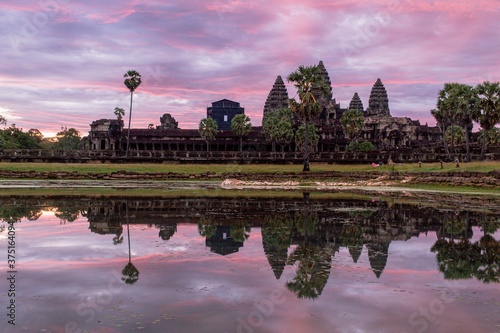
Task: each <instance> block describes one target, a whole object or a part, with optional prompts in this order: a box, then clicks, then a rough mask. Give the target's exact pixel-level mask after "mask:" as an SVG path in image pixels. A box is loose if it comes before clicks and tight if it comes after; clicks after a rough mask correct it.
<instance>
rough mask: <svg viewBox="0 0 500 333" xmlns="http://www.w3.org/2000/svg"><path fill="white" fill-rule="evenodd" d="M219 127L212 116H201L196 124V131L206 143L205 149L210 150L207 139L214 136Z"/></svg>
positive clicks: (211, 138)
mask: <svg viewBox="0 0 500 333" xmlns="http://www.w3.org/2000/svg"><path fill="white" fill-rule="evenodd" d="M218 129H219V127H218V126H217V122H216V121H215V119H213V118H210V117H209V118H203V119H202V120H201V121H200V124H199V126H198V132H199V133H200V136H201V137H202V138H203V140H205V141H206V143H207V151H209V150H210V145H209V141H210V140H213V139H214V138H215V135H216V134H217V131H218Z"/></svg>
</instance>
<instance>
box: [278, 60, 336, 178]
mask: <svg viewBox="0 0 500 333" xmlns="http://www.w3.org/2000/svg"><path fill="white" fill-rule="evenodd" d="M287 81H288V82H292V83H293V85H294V86H295V88H297V95H298V98H299V102H297V101H296V100H295V99H290V109H292V111H293V112H294V113H295V114H296V115H297V116H298V117H300V118H301V119H302V120H303V121H304V123H305V128H309V122H310V121H312V120H314V118H315V117H316V116H317V115H318V114H319V113H320V112H321V105H320V103H319V101H318V99H317V98H316V96H315V94H317V93H318V92H319V93H320V94H321V95H325V96H326V95H328V93H329V87H327V84H326V83H325V81H324V78H323V76H322V75H321V72H320V70H319V68H318V66H299V68H298V69H297V70H296V71H295V72H292V73H290V74H289V75H288V77H287ZM308 146H309V135H308V131H305V149H304V169H303V171H310V167H309V149H308Z"/></svg>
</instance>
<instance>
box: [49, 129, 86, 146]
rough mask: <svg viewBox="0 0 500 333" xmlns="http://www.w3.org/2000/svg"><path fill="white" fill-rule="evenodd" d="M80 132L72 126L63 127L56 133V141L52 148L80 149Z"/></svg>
mask: <svg viewBox="0 0 500 333" xmlns="http://www.w3.org/2000/svg"><path fill="white" fill-rule="evenodd" d="M81 140H82V137H81V136H80V132H79V131H77V130H76V129H74V128H66V127H63V128H62V130H61V131H60V132H58V133H57V134H56V142H55V143H54V145H53V149H57V150H80V149H81Z"/></svg>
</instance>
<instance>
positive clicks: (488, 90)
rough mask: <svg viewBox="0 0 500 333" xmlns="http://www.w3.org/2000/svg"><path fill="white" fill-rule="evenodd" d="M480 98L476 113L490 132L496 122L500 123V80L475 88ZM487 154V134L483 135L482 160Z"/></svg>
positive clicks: (485, 128) (475, 118) (475, 116)
mask: <svg viewBox="0 0 500 333" xmlns="http://www.w3.org/2000/svg"><path fill="white" fill-rule="evenodd" d="M475 91H476V94H477V98H478V108H477V110H476V113H475V115H474V120H475V121H477V122H478V123H479V124H480V125H481V127H482V128H483V131H485V132H488V131H489V130H491V129H492V128H493V127H495V125H496V124H498V123H500V82H493V83H492V82H489V81H485V82H483V83H481V84H478V85H477V86H476V88H475ZM485 154H486V135H484V136H483V144H482V148H481V160H484V158H485Z"/></svg>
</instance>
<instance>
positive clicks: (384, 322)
mask: <svg viewBox="0 0 500 333" xmlns="http://www.w3.org/2000/svg"><path fill="white" fill-rule="evenodd" d="M497 200H498V199H495V198H485V197H478V198H465V197H464V198H460V197H458V198H457V197H454V198H449V200H448V199H447V198H444V197H442V196H441V197H437V196H436V197H434V198H430V199H429V198H427V199H424V198H408V197H383V198H382V197H371V196H367V195H347V194H328V193H326V194H325V193H314V192H313V193H300V192H288V193H281V192H276V193H270V194H269V193H268V194H266V195H262V194H261V193H260V194H259V195H256V196H252V195H251V194H248V193H247V194H245V195H243V194H241V195H240V194H234V195H231V196H218V195H214V194H213V193H212V194H211V193H210V191H206V192H204V191H199V192H197V193H193V195H187V194H184V195H175V196H168V195H166V196H165V197H155V198H140V197H98V198H94V197H84V198H57V197H36V196H33V197H26V196H25V197H0V226H1V230H2V232H1V233H0V248H1V249H2V251H1V252H2V257H3V258H4V259H3V263H4V264H3V269H2V272H3V274H4V278H3V279H2V280H3V282H2V283H1V284H0V286H1V291H0V295H1V298H0V300H1V308H2V309H4V310H3V312H4V313H3V314H2V318H3V319H2V321H1V323H0V331H1V332H53V333H55V332H136V331H143V332H162V333H163V332H217V333H219V332H243V333H251V332H280V333H281V332H297V333H299V332H300V333H302V332H346V333H347V332H349V333H350V332H395V333H401V332H408V333H409V332H499V331H500V310H499V309H500V306H499V304H500V284H499V274H500V273H499V260H500V243H499V239H500V205H498V202H497ZM9 226H14V227H15V233H14V237H15V246H14V248H15V265H14V266H13V267H11V268H9V267H8V266H7V263H8V259H9V258H8V255H7V253H8V249H9V235H10V236H12V233H10V234H9ZM11 231H12V230H11ZM10 240H12V238H11V239H10ZM11 271H13V272H15V273H12V274H11V273H9V272H11ZM11 275H15V281H14V282H15V283H14V287H15V295H11V293H10V292H9V288H10V287H11V286H12V283H10V282H11V281H9V280H8V278H9V276H11ZM5 276H6V278H5ZM13 299H14V301H15V326H13V325H11V324H9V320H11V319H9V316H8V314H9V312H10V310H9V309H8V307H9V306H10V304H11V303H10V302H11V301H12V300H13Z"/></svg>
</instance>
